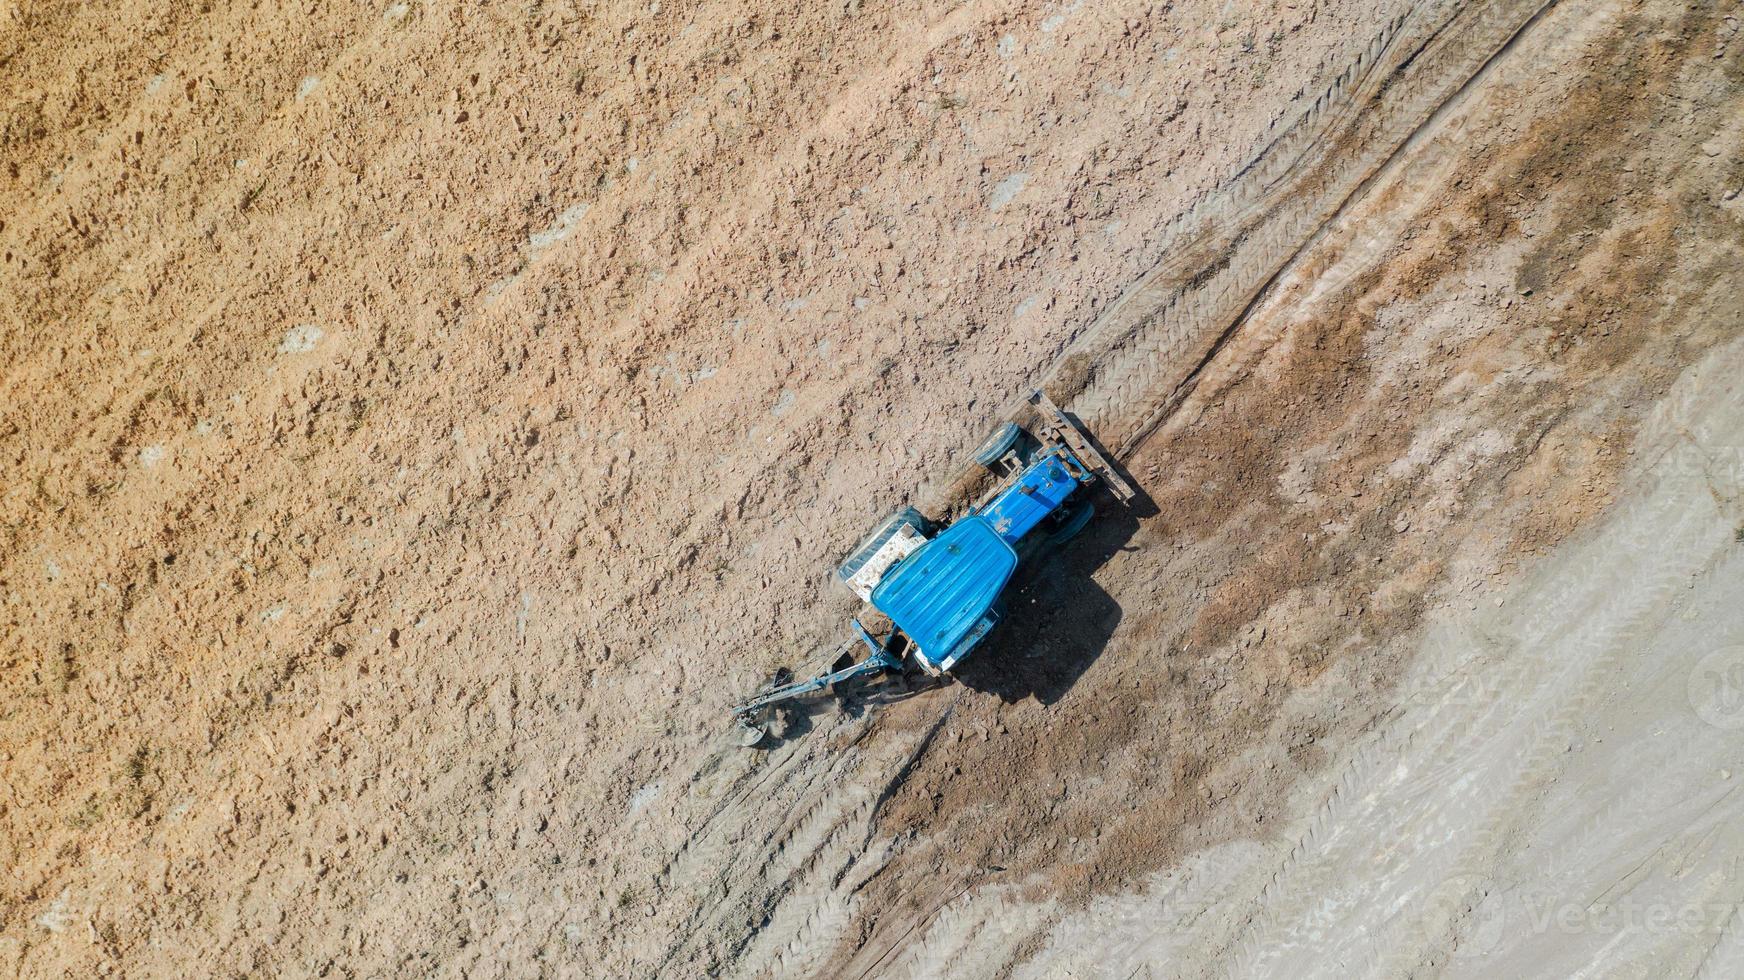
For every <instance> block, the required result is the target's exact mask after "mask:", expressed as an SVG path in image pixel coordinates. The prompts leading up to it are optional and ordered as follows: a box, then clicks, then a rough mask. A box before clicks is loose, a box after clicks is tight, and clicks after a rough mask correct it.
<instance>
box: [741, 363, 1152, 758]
mask: <svg viewBox="0 0 1744 980" xmlns="http://www.w3.org/2000/svg"><path fill="white" fill-rule="evenodd" d="M1029 401H1030V403H1031V404H1032V405H1033V406H1035V408H1036V413H1035V415H1036V419H1037V422H1036V424H1035V426H1034V429H1033V431H1029V432H1026V431H1025V430H1024V429H1023V428H1021V427H1020V426H1018V425H1017V423H1015V422H1006V423H1004V424H1003V425H1001V426H999V427H998V428H997V429H995V430H994V431H993V433H992V434H991V435H989V436H988V437H987V440H986V441H985V442H983V443H982V444H981V447H980V448H979V449H977V450H976V452H975V462H976V463H978V464H979V465H981V466H982V467H984V468H986V469H987V470H988V471H989V472H991V473H992V474H993V475H994V476H995V477H996V480H995V481H994V485H993V487H992V489H991V490H989V491H988V492H986V493H985V494H984V495H983V496H982V497H981V499H980V500H978V501H977V502H976V503H975V504H974V505H973V506H971V507H970V508H969V509H968V511H967V512H966V513H964V514H963V515H962V516H961V517H959V518H957V519H956V520H955V521H952V522H950V524H949V525H948V526H945V527H943V528H941V527H939V526H937V525H936V524H934V522H932V521H929V520H927V519H926V517H925V516H923V515H922V514H921V513H920V512H919V511H917V510H915V509H914V508H913V507H904V508H902V509H900V510H898V511H897V512H896V513H894V514H892V515H890V516H889V517H888V518H886V519H885V520H884V521H883V522H881V523H880V524H879V525H878V526H877V527H876V528H874V529H873V530H872V533H870V534H868V535H867V536H866V537H865V538H864V539H862V540H861V542H860V544H859V545H858V546H857V547H856V548H855V549H854V550H853V552H852V553H850V555H849V556H848V558H847V560H846V561H844V562H843V563H842V564H841V566H840V567H839V568H837V569H836V577H837V579H839V580H840V581H841V582H842V583H843V584H844V585H846V586H847V587H848V588H849V589H850V590H852V591H853V592H854V594H855V595H858V596H859V597H860V598H861V599H862V600H864V601H865V602H866V603H867V604H868V605H870V606H871V607H872V608H873V609H875V610H876V611H878V612H879V613H882V614H883V615H884V616H885V617H887V618H888V619H889V621H890V629H889V631H888V635H886V636H884V637H883V638H882V639H880V638H879V637H877V636H875V635H873V633H872V632H871V631H869V630H867V629H866V628H865V627H864V626H862V625H861V624H860V621H859V620H855V621H854V624H853V627H854V636H853V637H851V638H850V639H848V640H847V641H845V642H844V643H843V645H842V646H841V647H840V648H838V650H837V658H836V661H835V665H834V668H833V669H831V670H829V671H828V672H826V673H822V674H819V675H817V676H815V677H812V678H810V679H809V680H803V681H798V682H795V683H787V684H780V685H778V686H775V687H773V688H771V689H768V690H766V691H764V692H763V693H761V694H759V695H758V696H757V697H754V698H752V699H751V700H749V701H746V702H744V703H743V704H741V705H739V706H738V707H737V708H735V709H734V712H733V713H734V716H735V717H736V718H737V720H738V723H739V727H740V731H741V742H742V744H744V745H747V746H754V745H757V744H759V743H761V742H762V741H763V740H764V739H765V738H766V737H768V735H769V734H770V717H769V716H770V713H771V711H770V709H771V708H772V707H773V706H775V705H777V704H779V703H781V702H783V701H788V700H791V699H793V698H797V697H801V696H803V695H806V694H810V693H812V692H814V691H820V690H823V689H824V688H829V687H833V686H834V685H837V684H841V683H843V682H845V681H849V680H852V679H854V678H857V677H862V676H867V675H871V674H876V673H881V672H887V671H888V672H901V671H904V670H906V669H907V668H908V664H912V665H913V667H915V668H918V669H919V670H920V671H922V672H924V673H926V674H930V675H933V676H935V677H937V676H941V675H948V674H949V673H950V672H951V671H952V669H953V668H955V667H956V666H957V665H958V664H960V663H962V662H963V659H964V658H965V657H967V656H969V654H970V653H972V652H973V651H974V649H975V647H976V646H977V645H978V644H979V643H980V642H981V641H982V640H983V639H985V638H986V636H987V634H988V633H989V632H991V631H992V630H993V628H994V627H995V626H997V625H998V624H999V620H1000V618H1001V617H1002V616H1003V614H1004V607H1003V605H1002V604H1001V602H1000V597H1001V596H1002V595H1003V594H1004V592H1005V589H1006V586H1007V585H1009V584H1010V583H1011V577H1012V573H1013V572H1015V571H1016V570H1017V565H1018V561H1019V558H1020V556H1022V555H1023V554H1025V553H1026V552H1028V551H1029V550H1031V549H1032V548H1033V547H1034V546H1035V545H1037V544H1038V543H1039V542H1040V541H1042V540H1044V539H1051V540H1054V541H1060V540H1064V539H1065V538H1067V537H1070V536H1071V535H1073V534H1075V533H1077V532H1078V531H1079V530H1080V529H1081V528H1083V526H1084V525H1085V523H1087V522H1088V521H1089V520H1090V517H1091V516H1092V514H1093V513H1094V508H1093V507H1092V506H1091V505H1090V502H1089V501H1088V500H1086V499H1084V498H1085V497H1087V496H1088V490H1089V488H1090V487H1091V486H1092V485H1093V484H1094V483H1096V482H1097V481H1101V482H1102V483H1103V485H1105V486H1106V487H1108V489H1109V491H1110V492H1111V493H1113V495H1114V496H1115V497H1116V498H1117V499H1119V500H1120V501H1121V502H1122V503H1125V502H1127V501H1129V500H1131V499H1132V496H1133V490H1132V487H1131V486H1129V485H1128V484H1127V483H1126V481H1125V480H1123V479H1121V477H1120V474H1119V473H1117V472H1116V471H1115V469H1114V467H1113V466H1112V465H1111V464H1110V463H1109V462H1108V460H1107V459H1106V458H1104V457H1103V455H1102V454H1101V453H1100V452H1098V451H1097V450H1096V448H1095V447H1094V446H1092V445H1091V444H1090V440H1089V439H1088V438H1086V437H1085V435H1084V433H1082V432H1081V431H1079V429H1078V427H1077V426H1076V425H1075V424H1074V423H1073V422H1072V420H1070V419H1068V418H1067V417H1066V415H1065V413H1063V412H1061V411H1060V409H1059V408H1058V407H1057V406H1055V405H1054V403H1053V402H1052V401H1051V400H1050V399H1049V398H1048V397H1047V395H1045V394H1044V393H1042V392H1040V391H1035V392H1032V393H1031V395H1030V398H1029ZM857 646H863V647H865V649H866V651H867V655H866V657H865V659H862V660H859V661H857V662H856V661H855V660H854V658H853V657H852V656H851V653H852V651H853V650H854V648H855V647H857ZM905 660H906V661H907V663H905Z"/></svg>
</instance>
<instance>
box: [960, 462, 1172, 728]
mask: <svg viewBox="0 0 1744 980" xmlns="http://www.w3.org/2000/svg"><path fill="white" fill-rule="evenodd" d="M1121 476H1123V477H1125V478H1126V479H1127V481H1128V482H1129V483H1131V482H1132V480H1131V477H1130V476H1128V475H1127V474H1126V473H1125V472H1124V471H1122V472H1121ZM1133 486H1134V488H1135V489H1136V490H1137V494H1136V495H1135V496H1134V497H1133V499H1132V501H1131V502H1130V503H1129V504H1127V505H1126V506H1122V505H1121V504H1120V503H1119V502H1118V501H1116V500H1114V499H1113V498H1112V497H1110V496H1109V495H1108V494H1106V493H1099V494H1097V495H1096V497H1095V504H1096V516H1095V517H1093V518H1091V520H1090V523H1089V524H1088V525H1086V526H1085V527H1084V530H1082V531H1080V532H1079V533H1078V535H1077V536H1076V537H1074V538H1072V539H1071V540H1069V541H1065V542H1061V543H1059V544H1048V545H1045V546H1044V547H1043V550H1042V551H1041V552H1039V553H1037V554H1036V555H1034V556H1032V557H1030V558H1029V559H1028V561H1027V563H1026V564H1027V569H1020V570H1019V572H1018V578H1017V581H1016V582H1015V583H1014V584H1013V586H1012V587H1011V589H1010V590H1009V591H1008V592H1007V593H1006V598H1005V603H1006V615H1005V621H1004V622H1003V623H1001V624H1000V625H999V628H998V629H996V630H994V631H993V633H992V635H990V636H988V638H987V640H986V641H985V643H984V644H983V645H982V647H981V649H979V650H977V651H976V652H975V653H974V654H973V655H971V656H970V657H969V658H968V659H967V660H965V661H964V662H963V664H962V665H961V666H959V667H958V668H957V670H956V672H955V674H956V678H957V680H958V681H959V682H960V683H962V684H963V686H964V687H967V688H969V689H971V690H974V691H980V692H983V693H986V694H993V695H997V696H998V697H999V698H1000V699H1001V700H1003V701H1004V702H1006V703H1007V704H1013V703H1016V702H1018V701H1022V700H1024V699H1025V698H1032V697H1033V698H1035V699H1036V700H1037V701H1040V702H1041V703H1042V704H1053V703H1054V702H1056V701H1058V700H1059V699H1060V698H1062V697H1064V696H1065V694H1066V692H1067V691H1070V690H1071V689H1072V686H1073V685H1074V684H1076V683H1078V679H1079V678H1080V677H1082V676H1083V675H1084V672H1085V671H1086V670H1089V669H1090V665H1091V664H1093V663H1095V662H1096V658H1097V657H1100V656H1101V655H1102V651H1103V650H1104V649H1105V648H1106V647H1107V646H1108V640H1109V638H1110V637H1112V636H1113V635H1114V631H1115V629H1116V628H1117V627H1118V626H1119V625H1120V621H1121V618H1122V610H1121V608H1120V603H1118V602H1116V601H1115V600H1114V597H1113V596H1111V595H1109V594H1108V593H1107V591H1105V590H1104V589H1103V588H1102V586H1100V585H1098V584H1097V583H1096V581H1095V580H1094V579H1093V578H1091V575H1092V574H1094V573H1095V572H1096V570H1097V569H1100V568H1101V567H1102V566H1103V565H1104V564H1106V563H1107V562H1108V560H1109V559H1110V558H1112V557H1114V556H1115V555H1116V554H1118V553H1120V552H1122V551H1127V550H1131V549H1132V548H1133V547H1134V546H1133V545H1132V544H1131V541H1132V538H1133V536H1134V535H1135V534H1136V533H1137V532H1138V527H1139V522H1140V521H1142V520H1144V519H1145V518H1148V517H1152V516H1154V515H1155V514H1156V513H1157V508H1156V505H1155V504H1154V503H1152V501H1151V499H1150V497H1149V496H1147V495H1146V494H1145V492H1144V490H1143V489H1141V488H1138V485H1137V484H1136V483H1134V484H1133Z"/></svg>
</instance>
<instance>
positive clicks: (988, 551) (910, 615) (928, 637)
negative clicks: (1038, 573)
mask: <svg viewBox="0 0 1744 980" xmlns="http://www.w3.org/2000/svg"><path fill="white" fill-rule="evenodd" d="M1016 567H1017V552H1015V551H1013V550H1012V548H1011V545H1009V544H1006V543H1005V539H1003V538H1001V537H1000V536H999V532H997V531H995V530H993V526H992V525H991V524H989V523H987V521H986V520H985V519H984V518H981V517H965V518H963V519H962V520H960V521H958V522H957V523H955V524H952V525H951V526H950V527H949V528H948V529H946V531H945V532H944V533H943V534H940V535H939V536H938V537H936V538H934V539H932V540H931V541H928V542H927V543H926V544H924V545H921V546H920V548H919V549H917V550H916V551H915V552H914V553H913V554H911V555H909V556H908V557H907V558H904V559H903V560H902V563H901V564H899V565H897V566H896V567H895V568H893V569H891V570H890V571H888V572H886V573H885V575H884V579H883V581H881V582H879V583H878V588H876V589H874V590H873V592H872V605H873V606H874V607H876V608H877V609H878V610H879V611H880V612H882V613H884V615H886V616H889V617H890V619H891V621H892V622H894V623H895V624H896V628H897V629H900V630H901V631H902V632H903V633H904V634H905V635H906V636H907V637H908V638H909V640H910V641H912V642H913V643H914V644H915V646H916V647H918V648H919V652H920V654H921V656H922V657H924V658H925V659H926V660H927V661H929V662H930V663H931V664H933V665H934V666H935V667H936V666H938V665H939V664H940V662H941V661H943V660H944V659H945V658H946V657H948V656H949V655H950V654H951V652H952V651H953V650H955V649H956V648H957V645H958V644H959V643H961V642H962V641H963V639H964V638H965V637H966V636H968V635H969V633H970V631H971V630H973V629H974V628H975V625H976V624H977V623H978V622H980V620H981V618H982V617H983V616H985V615H986V614H987V611H988V610H989V609H990V608H991V607H992V606H993V603H994V602H995V601H996V600H997V599H998V598H999V594H1000V593H1001V592H1003V591H1004V590H1005V583H1006V582H1008V581H1009V580H1010V579H1011V573H1012V570H1013V569H1015V568H1016Z"/></svg>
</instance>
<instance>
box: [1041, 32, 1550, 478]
mask: <svg viewBox="0 0 1744 980" xmlns="http://www.w3.org/2000/svg"><path fill="white" fill-rule="evenodd" d="M1552 2H1553V0H1550V2H1542V0H1528V2H1522V0H1497V2H1493V3H1487V4H1479V5H1473V6H1456V7H1454V8H1453V9H1452V10H1450V11H1448V10H1436V9H1428V8H1425V9H1419V10H1415V11H1411V12H1409V13H1407V14H1405V15H1403V16H1401V17H1400V18H1399V19H1397V20H1395V21H1391V22H1389V23H1388V24H1387V25H1386V26H1385V27H1384V28H1383V29H1382V30H1381V31H1380V32H1378V33H1377V34H1376V35H1375V37H1374V38H1373V39H1372V40H1371V41H1370V43H1369V45H1368V46H1367V47H1366V48H1365V49H1364V50H1363V52H1362V53H1361V54H1360V55H1359V56H1358V58H1357V59H1356V61H1355V62H1353V63H1352V64H1351V65H1350V66H1349V67H1347V68H1346V69H1345V71H1344V72H1343V73H1341V74H1340V75H1339V76H1338V77H1337V78H1336V79H1335V80H1334V81H1333V82H1332V83H1331V84H1330V85H1329V86H1328V87H1327V89H1326V90H1325V91H1324V92H1323V93H1322V94H1321V95H1320V96H1319V97H1318V98H1316V100H1315V101H1314V103H1313V105H1312V106H1310V107H1309V109H1308V110H1307V111H1305V112H1304V113H1303V115H1302V116H1301V117H1300V118H1299V119H1298V120H1297V121H1296V122H1295V123H1293V124H1292V126H1291V127H1290V129H1289V130H1287V131H1286V132H1285V134H1284V135H1282V136H1280V137H1279V139H1278V140H1277V141H1275V142H1274V143H1273V144H1272V145H1271V146H1269V147H1268V148H1267V149H1266V150H1265V151H1264V152H1263V153H1262V155H1261V157H1260V158H1259V159H1256V160H1255V161H1254V162H1253V163H1252V164H1250V165H1249V166H1248V167H1246V168H1244V169H1243V170H1242V171H1241V172H1240V173H1238V175H1237V177H1236V179H1235V182H1234V184H1233V185H1232V186H1229V187H1227V188H1225V189H1223V190H1221V191H1220V192H1219V193H1217V194H1215V195H1212V196H1209V197H1207V198H1205V199H1204V200H1202V201H1200V202H1199V203H1197V204H1196V205H1195V206H1194V207H1193V208H1192V209H1190V210H1189V212H1188V213H1187V214H1186V215H1184V217H1183V219H1180V223H1181V224H1182V226H1183V228H1184V229H1190V230H1186V231H1183V232H1182V233H1179V234H1175V235H1171V236H1167V237H1166V239H1165V240H1166V241H1169V242H1170V243H1171V245H1170V246H1168V247H1167V251H1168V252H1169V253H1170V254H1169V255H1168V256H1167V257H1166V258H1165V259H1164V260H1163V262H1162V264H1161V265H1159V266H1158V268H1157V269H1156V270H1155V271H1153V272H1152V273H1150V275H1148V276H1147V277H1146V278H1145V279H1144V280H1143V281H1142V282H1140V283H1139V284H1138V285H1137V286H1135V287H1134V288H1133V289H1131V290H1129V291H1128V292H1127V294H1126V295H1125V296H1123V297H1122V298H1121V299H1120V300H1119V301H1118V302H1117V303H1116V304H1115V305H1114V306H1113V307H1112V308H1110V309H1109V311H1108V312H1107V313H1106V314H1105V315H1104V316H1103V317H1102V318H1101V319H1100V320H1099V321H1098V322H1097V323H1096V324H1095V325H1093V326H1092V327H1091V328H1090V329H1089V330H1088V331H1087V332H1086V333H1085V334H1084V336H1082V337H1081V338H1079V339H1078V340H1077V341H1076V342H1074V343H1073V345H1072V346H1071V347H1070V348H1068V349H1067V351H1066V352H1065V354H1064V355H1063V356H1062V358H1061V359H1060V361H1059V362H1057V363H1056V365H1055V366H1054V367H1053V368H1052V369H1051V370H1050V371H1049V372H1048V374H1047V375H1046V378H1045V380H1044V382H1043V384H1044V386H1046V387H1047V388H1048V389H1049V390H1050V391H1051V392H1053V393H1054V396H1055V400H1056V401H1061V402H1062V403H1063V404H1067V405H1068V407H1069V408H1070V409H1071V410H1072V411H1073V412H1074V413H1075V414H1077V415H1078V416H1079V417H1080V418H1081V419H1083V420H1084V421H1085V422H1086V423H1087V424H1088V425H1089V426H1090V428H1091V429H1092V431H1094V432H1096V433H1097V434H1098V436H1099V438H1101V439H1102V441H1103V442H1104V443H1105V444H1106V445H1108V446H1109V447H1110V448H1111V449H1113V450H1114V451H1115V452H1116V453H1117V454H1120V455H1122V456H1125V455H1128V454H1130V453H1131V452H1132V451H1133V450H1134V449H1135V448H1136V447H1137V446H1138V444H1139V443H1141V442H1142V441H1143V440H1144V439H1145V438H1146V437H1147V436H1148V435H1149V434H1150V433H1151V432H1153V431H1154V430H1155V429H1156V427H1157V426H1158V425H1159V424H1160V423H1161V421H1162V420H1163V419H1164V418H1165V417H1166V416H1167V414H1168V413H1169V412H1170V411H1171V410H1172V409H1174V408H1175V407H1176V406H1178V405H1179V404H1180V402H1181V400H1182V399H1183V398H1184V397H1185V395H1186V393H1187V392H1188V391H1190V390H1191V388H1192V387H1193V385H1194V383H1195V381H1196V380H1197V378H1198V376H1199V375H1200V373H1201V372H1202V371H1203V370H1204V369H1205V367H1206V365H1207V364H1208V363H1209V362H1210V361H1211V360H1212V358H1213V357H1215V356H1216V354H1217V353H1218V352H1219V351H1220V350H1221V349H1222V348H1223V346H1224V344H1225V343H1227V342H1228V340H1229V339H1230V337H1231V335H1232V333H1233V332H1234V330H1235V328H1236V327H1237V326H1238V325H1239V324H1240V322H1241V321H1242V319H1243V317H1244V315H1245V314H1246V313H1247V311H1248V310H1249V309H1251V308H1252V307H1253V304H1254V303H1255V301H1256V300H1258V299H1259V298H1260V297H1261V296H1262V295H1263V294H1264V293H1265V291H1266V289H1267V288H1268V287H1269V286H1270V285H1271V284H1272V283H1273V282H1274V281H1275V280H1276V279H1277V277H1278V275H1279V274H1280V273H1281V272H1282V271H1283V269H1284V268H1285V267H1286V266H1287V265H1289V263H1290V262H1291V261H1292V260H1293V259H1294V258H1295V257H1296V256H1297V255H1298V254H1300V253H1301V251H1302V250H1303V249H1304V248H1305V247H1306V246H1307V245H1308V244H1310V243H1311V242H1313V241H1315V240H1316V239H1317V238H1318V237H1319V236H1320V234H1321V232H1322V230H1323V229H1324V228H1325V226H1326V225H1327V224H1328V223H1329V222H1330V221H1331V220H1333V219H1334V218H1335V217H1336V216H1337V215H1338V214H1339V213H1340V211H1342V210H1343V209H1344V207H1345V206H1346V205H1347V204H1348V202H1350V201H1351V200H1353V199H1354V198H1355V197H1357V196H1359V195H1360V194H1361V192H1362V191H1363V190H1364V189H1366V187H1367V185H1368V184H1369V183H1370V182H1371V181H1372V179H1373V178H1374V176H1375V175H1376V174H1377V173H1378V172H1379V171H1380V170H1381V169H1382V168H1383V167H1384V166H1385V165H1386V164H1387V163H1389V162H1390V161H1391V160H1393V159H1394V158H1395V157H1396V156H1397V154H1398V153H1399V152H1400V151H1401V150H1402V149H1403V148H1404V147H1405V146H1406V145H1407V144H1408V143H1409V142H1410V141H1411V139H1412V138H1413V136H1415V135H1416V134H1417V133H1419V132H1420V131H1421V130H1422V129H1423V127H1424V126H1425V125H1426V124H1427V123H1429V122H1430V121H1431V120H1433V119H1434V118H1435V116H1436V115H1437V114H1438V113H1439V112H1441V111H1442V110H1443V109H1444V108H1445V107H1446V106H1448V105H1449V104H1450V103H1451V102H1452V101H1453V100H1454V99H1456V98H1457V97H1458V96H1459V95H1460V94H1461V93H1462V92H1464V91H1465V90H1466V89H1467V87H1469V85H1470V84H1471V83H1472V82H1473V81H1474V80H1475V79H1477V78H1478V77H1479V76H1480V75H1481V74H1482V73H1483V71H1484V70H1485V69H1486V68H1487V67H1489V66H1490V65H1492V64H1493V63H1494V61H1495V60H1496V59H1497V58H1498V57H1499V56H1500V55H1501V54H1502V53H1504V52H1505V50H1506V49H1507V48H1508V47H1509V46H1510V45H1511V44H1512V43H1513V42H1514V41H1515V39H1516V38H1518V37H1519V36H1520V34H1521V32H1522V31H1523V30H1524V29H1525V28H1526V27H1527V26H1528V25H1530V24H1531V23H1532V22H1533V21H1534V20H1536V19H1537V18H1538V17H1539V16H1540V15H1542V13H1543V12H1544V11H1546V10H1548V9H1549V7H1550V6H1551V3H1552Z"/></svg>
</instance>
